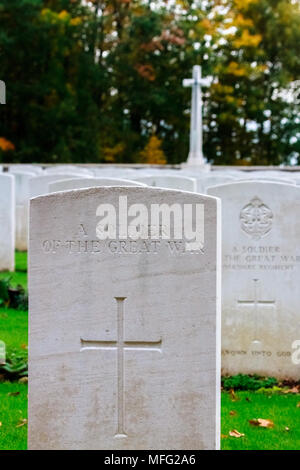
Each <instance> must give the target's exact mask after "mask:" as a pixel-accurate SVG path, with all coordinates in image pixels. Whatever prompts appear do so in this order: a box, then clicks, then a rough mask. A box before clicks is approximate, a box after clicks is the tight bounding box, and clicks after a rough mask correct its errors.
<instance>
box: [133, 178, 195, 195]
mask: <svg viewBox="0 0 300 470" xmlns="http://www.w3.org/2000/svg"><path fill="white" fill-rule="evenodd" d="M133 179H136V180H137V181H140V182H141V183H145V184H147V185H148V186H157V187H160V188H168V189H179V190H182V191H192V192H195V191H196V190H197V182H196V180H195V179H194V178H189V177H188V176H175V175H174V176H173V175H165V176H164V175H153V176H150V175H149V176H138V177H134V178H133Z"/></svg>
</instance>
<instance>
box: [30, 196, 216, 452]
mask: <svg viewBox="0 0 300 470" xmlns="http://www.w3.org/2000/svg"><path fill="white" fill-rule="evenodd" d="M137 201H138V204H136V202H137ZM163 203H164V204H165V205H164V206H163V207H161V205H162V204H163ZM169 205H170V211H169V210H168V208H169ZM159 208H160V209H161V210H162V211H163V213H164V216H163V218H162V219H159V218H158V219H157V218H156V217H155V214H152V211H153V212H154V211H157V210H158V209H159ZM173 211H174V213H175V215H176V217H175V216H174V217H173ZM30 213H31V235H30V260H29V273H30V283H29V284H30V325H31V327H30V341H29V343H30V348H29V370H30V377H29V383H30V390H29V448H30V449H106V450H108V449H111V450H113V449H134V450H138V449H214V448H217V447H218V445H219V390H220V383H219V377H220V370H219V348H220V344H219V333H220V332H219V298H220V297H219V296H220V292H219V270H220V259H219V247H220V239H219V237H220V233H219V228H218V227H219V222H218V217H219V201H218V200H217V199H215V198H210V197H205V196H199V195H197V194H191V193H184V192H181V191H172V190H171V191H165V190H160V189H153V188H141V187H132V188H127V187H126V188H125V187H103V188H90V189H83V190H77V191H66V192H60V193H52V194H50V195H47V196H44V197H39V198H36V199H33V200H31V209H30ZM127 213H128V214H131V216H129V217H128V219H127V217H126V215H127ZM108 214H110V217H111V218H109V219H108ZM156 214H157V212H156ZM158 214H159V212H158ZM193 214H194V215H193ZM136 217H138V219H139V221H138V220H137V219H136ZM183 217H184V220H185V223H184V237H182V230H181V228H180V226H181V224H182V218H183ZM175 220H176V222H175ZM170 221H172V224H171V223H170ZM192 222H194V226H193V227H194V230H195V233H196V236H195V235H193V234H192ZM127 224H129V225H128V227H127ZM136 224H137V226H136ZM173 229H174V230H175V234H173ZM168 230H170V233H168ZM139 234H141V235H142V236H143V238H139ZM150 235H151V238H150ZM106 236H109V238H107V239H106V238H105V237H106Z"/></svg>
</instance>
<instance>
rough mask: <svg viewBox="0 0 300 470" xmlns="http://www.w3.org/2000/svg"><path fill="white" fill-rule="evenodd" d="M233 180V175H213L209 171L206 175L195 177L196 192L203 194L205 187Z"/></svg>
mask: <svg viewBox="0 0 300 470" xmlns="http://www.w3.org/2000/svg"><path fill="white" fill-rule="evenodd" d="M234 180H235V178H234V177H233V176H226V175H214V174H213V173H210V174H208V175H207V176H204V177H201V178H199V179H197V192H198V193H203V194H205V193H206V190H207V188H209V187H210V186H216V185H220V184H224V183H231V182H233V181H234Z"/></svg>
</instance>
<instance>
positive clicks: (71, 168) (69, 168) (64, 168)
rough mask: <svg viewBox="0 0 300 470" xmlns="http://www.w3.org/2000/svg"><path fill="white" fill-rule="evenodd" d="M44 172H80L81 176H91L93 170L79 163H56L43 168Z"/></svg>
mask: <svg viewBox="0 0 300 470" xmlns="http://www.w3.org/2000/svg"><path fill="white" fill-rule="evenodd" d="M44 172H45V174H47V175H53V174H56V175H57V174H60V173H62V174H64V175H65V174H71V175H73V174H75V175H76V174H80V175H81V176H83V175H87V176H93V171H92V170H89V169H88V168H84V167H81V166H79V165H57V166H50V167H48V168H46V169H45V170H44Z"/></svg>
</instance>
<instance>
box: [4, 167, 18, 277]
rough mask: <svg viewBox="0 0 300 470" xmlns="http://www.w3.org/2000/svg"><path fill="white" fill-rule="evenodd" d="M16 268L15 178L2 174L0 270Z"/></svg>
mask: <svg viewBox="0 0 300 470" xmlns="http://www.w3.org/2000/svg"><path fill="white" fill-rule="evenodd" d="M14 268H15V180H14V177H13V176H11V175H7V174H0V271H14Z"/></svg>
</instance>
